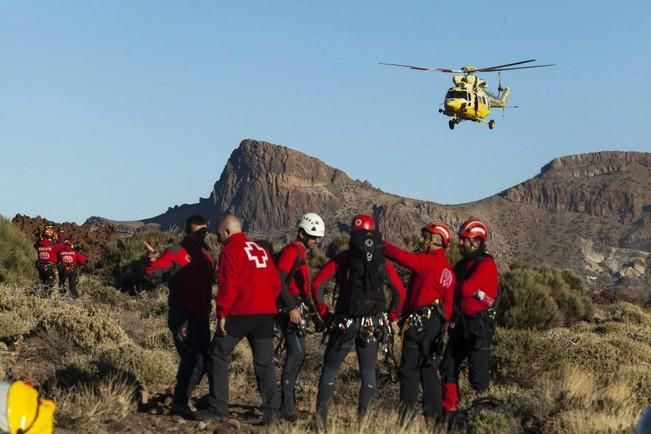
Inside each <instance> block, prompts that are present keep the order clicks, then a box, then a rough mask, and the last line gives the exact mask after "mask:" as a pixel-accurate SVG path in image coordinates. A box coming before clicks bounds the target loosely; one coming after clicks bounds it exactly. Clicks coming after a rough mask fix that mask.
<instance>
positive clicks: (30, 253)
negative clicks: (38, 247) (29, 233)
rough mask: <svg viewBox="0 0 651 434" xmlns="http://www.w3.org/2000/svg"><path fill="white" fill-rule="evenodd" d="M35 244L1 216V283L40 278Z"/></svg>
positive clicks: (18, 282)
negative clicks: (37, 270) (36, 263)
mask: <svg viewBox="0 0 651 434" xmlns="http://www.w3.org/2000/svg"><path fill="white" fill-rule="evenodd" d="M35 261H36V253H35V250H34V246H33V245H32V243H30V241H29V240H28V239H27V237H26V236H25V234H23V233H22V232H21V231H20V230H19V229H18V228H16V227H15V226H14V225H12V224H11V222H10V221H9V220H7V219H6V218H4V217H2V216H0V283H11V284H20V283H27V282H33V281H35V280H37V279H38V274H37V272H36V267H35V266H34V263H35Z"/></svg>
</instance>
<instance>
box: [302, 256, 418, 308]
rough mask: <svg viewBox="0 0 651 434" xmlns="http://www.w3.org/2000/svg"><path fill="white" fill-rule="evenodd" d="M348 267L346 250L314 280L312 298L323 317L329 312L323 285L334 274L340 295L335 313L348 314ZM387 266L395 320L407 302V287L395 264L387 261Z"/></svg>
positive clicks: (322, 269) (331, 261) (329, 263)
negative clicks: (394, 266) (346, 304)
mask: <svg viewBox="0 0 651 434" xmlns="http://www.w3.org/2000/svg"><path fill="white" fill-rule="evenodd" d="M348 267H349V258H348V250H346V251H344V252H341V253H339V254H338V255H337V256H335V257H334V258H332V259H331V260H329V261H328V262H327V263H326V264H325V265H324V266H323V267H322V268H321V270H319V273H318V274H317V275H316V277H315V278H314V280H313V281H312V298H314V300H315V305H316V309H317V311H318V312H319V315H320V316H321V317H322V318H323V317H325V316H326V315H327V313H328V305H327V304H325V299H324V293H323V288H322V286H323V284H324V283H325V282H326V281H327V280H328V279H330V277H332V275H333V274H335V279H336V281H337V288H339V297H338V300H337V306H335V313H342V314H343V315H345V314H346V308H347V306H345V303H346V300H348V298H349V297H347V294H348V293H349V292H350V287H349V284H348ZM385 268H386V271H387V277H388V279H389V284H390V285H389V286H390V287H391V289H392V292H393V297H392V298H391V306H390V307H389V318H390V319H391V321H395V320H397V319H398V317H399V316H400V312H401V311H402V305H403V304H404V302H405V287H404V285H403V284H402V281H401V280H400V276H398V273H396V270H395V268H393V265H391V263H390V262H388V261H387V262H386V263H385Z"/></svg>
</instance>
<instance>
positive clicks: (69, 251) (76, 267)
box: [58, 240, 86, 298]
mask: <svg viewBox="0 0 651 434" xmlns="http://www.w3.org/2000/svg"><path fill="white" fill-rule="evenodd" d="M85 264H86V257H85V256H84V255H82V254H81V253H79V252H78V251H76V250H75V246H73V245H72V242H71V241H70V240H65V241H63V247H62V248H61V250H60V251H59V265H58V267H59V290H60V291H61V294H65V293H66V280H67V281H68V287H69V288H70V295H71V296H72V297H74V298H77V296H78V295H79V294H77V282H79V271H80V268H81V267H82V266H83V265H85Z"/></svg>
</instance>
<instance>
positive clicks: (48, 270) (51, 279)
mask: <svg viewBox="0 0 651 434" xmlns="http://www.w3.org/2000/svg"><path fill="white" fill-rule="evenodd" d="M34 248H35V249H36V253H37V255H38V259H37V260H36V268H37V269H38V277H39V279H40V280H41V283H43V284H45V285H47V286H48V288H49V291H51V290H52V288H54V285H55V283H56V276H55V269H56V265H57V262H58V260H59V257H58V255H59V251H60V250H61V249H62V248H63V245H62V244H59V243H57V242H56V240H55V233H54V228H53V227H52V226H50V225H46V226H45V227H44V229H43V231H42V232H41V235H40V237H39V239H38V241H37V242H36V244H34Z"/></svg>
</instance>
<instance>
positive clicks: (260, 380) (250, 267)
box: [197, 214, 281, 425]
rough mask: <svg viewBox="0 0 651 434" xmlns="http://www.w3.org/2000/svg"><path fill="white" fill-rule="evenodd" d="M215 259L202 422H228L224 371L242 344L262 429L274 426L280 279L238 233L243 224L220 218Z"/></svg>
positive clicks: (266, 256)
mask: <svg viewBox="0 0 651 434" xmlns="http://www.w3.org/2000/svg"><path fill="white" fill-rule="evenodd" d="M217 238H218V240H219V242H220V243H221V244H222V245H223V248H222V250H221V252H220V254H219V260H218V263H219V265H218V272H217V282H218V291H217V296H216V298H215V307H216V311H217V332H216V333H215V336H214V337H213V341H212V345H211V348H210V354H209V357H208V359H207V360H208V382H209V389H210V392H209V397H208V408H206V409H204V410H199V411H198V412H197V417H198V418H199V419H201V420H211V419H212V420H226V419H228V417H229V386H228V367H229V363H230V358H231V354H232V353H233V350H234V349H235V346H236V345H237V344H238V343H240V341H242V339H244V338H246V340H247V342H248V343H249V346H250V348H251V352H252V356H253V369H254V372H255V377H256V384H257V386H258V391H259V392H260V396H261V398H262V413H263V417H264V422H263V423H264V424H265V425H273V424H275V423H276V422H277V421H278V411H279V409H280V393H279V392H278V385H277V384H276V378H275V376H276V374H275V371H274V365H273V356H274V346H273V334H274V315H275V314H276V313H277V312H278V307H277V305H276V301H277V299H278V296H279V295H280V286H281V284H280V277H279V276H278V270H277V269H276V266H275V265H274V262H273V260H272V258H271V255H270V253H269V252H268V251H267V250H265V249H264V248H262V247H261V246H260V245H259V244H257V243H256V242H254V241H252V240H250V239H249V238H248V237H247V236H246V234H245V233H244V232H242V221H241V220H240V219H239V218H238V217H236V216H234V215H230V214H229V215H226V216H224V217H223V218H222V219H221V220H220V222H219V223H218V224H217Z"/></svg>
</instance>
